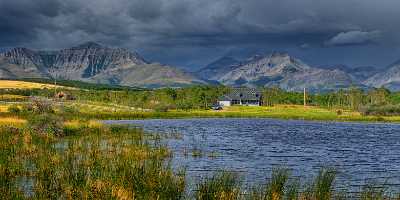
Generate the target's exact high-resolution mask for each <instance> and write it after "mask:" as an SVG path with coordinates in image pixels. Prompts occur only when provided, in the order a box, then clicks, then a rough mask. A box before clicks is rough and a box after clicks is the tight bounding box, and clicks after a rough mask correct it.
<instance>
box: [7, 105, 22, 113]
mask: <svg viewBox="0 0 400 200" xmlns="http://www.w3.org/2000/svg"><path fill="white" fill-rule="evenodd" d="M7 110H8V112H10V113H12V114H19V113H20V112H21V109H20V108H19V107H18V106H17V105H15V104H14V105H11V106H10V107H8V109H7Z"/></svg>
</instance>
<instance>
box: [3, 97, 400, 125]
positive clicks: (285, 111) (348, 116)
mask: <svg viewBox="0 0 400 200" xmlns="http://www.w3.org/2000/svg"><path fill="white" fill-rule="evenodd" d="M11 105H12V104H4V105H1V106H0V123H1V121H2V120H1V118H8V117H11V116H12V114H11V115H10V113H9V110H8V108H9V107H10V106H11ZM57 105H58V106H57V107H58V108H57V110H59V111H60V110H61V111H62V110H68V111H67V112H64V113H63V115H64V116H65V117H67V118H70V119H99V120H122V119H175V118H178V119H179V118H275V119H294V120H316V121H349V122H351V121H354V122H394V123H398V122H400V116H377V115H363V114H361V113H360V112H356V111H351V110H344V109H328V108H321V107H316V106H308V107H304V106H299V105H275V106H271V107H264V106H263V107H249V106H232V107H226V108H224V109H223V110H220V111H214V110H201V109H192V110H168V111H163V112H157V111H154V110H143V109H138V108H135V107H129V106H122V105H114V104H107V103H98V102H76V101H64V102H58V103H57ZM22 117H24V116H23V113H22Z"/></svg>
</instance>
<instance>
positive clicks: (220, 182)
mask: <svg viewBox="0 0 400 200" xmlns="http://www.w3.org/2000/svg"><path fill="white" fill-rule="evenodd" d="M240 187H241V180H240V177H239V175H238V174H237V173H234V172H228V171H220V172H217V173H216V174H215V175H214V176H212V177H208V178H205V179H204V180H203V181H202V182H200V183H198V184H197V188H196V193H195V195H194V196H195V198H196V199H198V200H209V199H218V200H233V199H238V198H239V197H240Z"/></svg>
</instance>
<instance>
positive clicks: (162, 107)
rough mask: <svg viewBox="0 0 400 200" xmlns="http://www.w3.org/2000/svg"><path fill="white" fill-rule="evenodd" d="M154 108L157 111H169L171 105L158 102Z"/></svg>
mask: <svg viewBox="0 0 400 200" xmlns="http://www.w3.org/2000/svg"><path fill="white" fill-rule="evenodd" d="M154 110H155V111H156V112H168V110H169V106H168V105H165V104H158V105H156V106H155V108H154Z"/></svg>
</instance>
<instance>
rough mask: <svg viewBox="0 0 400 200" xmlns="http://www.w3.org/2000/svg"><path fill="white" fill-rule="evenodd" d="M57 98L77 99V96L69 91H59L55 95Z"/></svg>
mask: <svg viewBox="0 0 400 200" xmlns="http://www.w3.org/2000/svg"><path fill="white" fill-rule="evenodd" d="M55 98H56V99H60V100H75V99H76V98H75V97H74V96H72V95H71V94H69V93H67V92H63V91H61V92H58V93H57V94H56V95H55Z"/></svg>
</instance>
